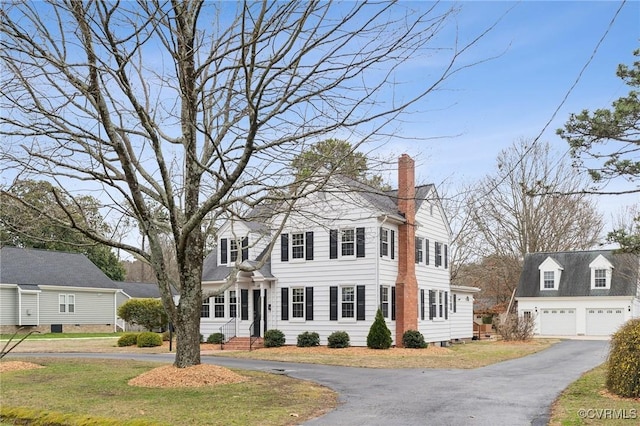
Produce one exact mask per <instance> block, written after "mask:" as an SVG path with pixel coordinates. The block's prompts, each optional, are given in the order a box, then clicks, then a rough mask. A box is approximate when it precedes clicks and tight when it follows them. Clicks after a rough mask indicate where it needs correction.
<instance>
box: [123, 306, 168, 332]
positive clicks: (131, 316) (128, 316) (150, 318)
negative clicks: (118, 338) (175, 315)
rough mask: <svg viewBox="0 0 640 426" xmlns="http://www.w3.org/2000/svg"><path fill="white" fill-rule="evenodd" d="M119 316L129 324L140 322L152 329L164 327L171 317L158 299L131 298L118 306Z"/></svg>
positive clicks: (139, 323)
mask: <svg viewBox="0 0 640 426" xmlns="http://www.w3.org/2000/svg"><path fill="white" fill-rule="evenodd" d="M118 316H119V317H120V318H122V319H123V320H125V321H126V322H128V323H129V324H138V325H141V326H143V327H144V328H146V329H147V330H149V331H151V330H153V329H154V328H162V327H164V326H166V325H167V322H169V317H168V316H167V313H166V312H165V310H164V306H162V302H161V301H160V300H158V299H130V300H127V301H126V302H125V303H123V304H122V305H121V306H120V307H119V308H118Z"/></svg>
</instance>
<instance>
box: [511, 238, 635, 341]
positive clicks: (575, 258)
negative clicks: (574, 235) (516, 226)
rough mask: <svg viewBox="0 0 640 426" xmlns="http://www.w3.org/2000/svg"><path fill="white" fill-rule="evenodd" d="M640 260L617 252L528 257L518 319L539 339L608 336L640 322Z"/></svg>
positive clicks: (524, 268) (519, 297) (524, 269)
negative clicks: (530, 321) (528, 320)
mask: <svg viewBox="0 0 640 426" xmlns="http://www.w3.org/2000/svg"><path fill="white" fill-rule="evenodd" d="M639 268H640V263H639V258H638V256H637V255H633V254H627V253H615V252H614V251H612V250H596V251H576V252H553V253H531V254H527V255H526V256H525V260H524V266H523V271H522V275H521V277H520V282H519V284H518V289H517V292H516V300H517V302H518V314H519V315H526V316H532V317H534V318H535V334H537V335H540V336H609V335H610V334H612V333H614V332H615V331H616V330H617V329H618V328H619V327H620V325H622V324H623V323H625V322H626V321H628V320H629V319H631V318H637V317H640V289H639V288H640V281H639Z"/></svg>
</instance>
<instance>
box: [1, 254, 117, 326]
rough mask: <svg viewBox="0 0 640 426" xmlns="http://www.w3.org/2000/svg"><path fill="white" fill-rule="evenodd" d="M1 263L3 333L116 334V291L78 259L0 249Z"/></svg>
mask: <svg viewBox="0 0 640 426" xmlns="http://www.w3.org/2000/svg"><path fill="white" fill-rule="evenodd" d="M0 258H1V259H2V262H1V263H0V329H1V330H2V332H4V333H11V332H13V331H15V330H17V329H18V328H20V327H25V328H26V329H28V330H38V331H42V332H74V331H83V332H89V331H102V332H113V331H115V327H116V295H117V293H118V291H119V290H118V288H117V287H116V285H115V284H114V283H113V281H111V280H110V279H109V277H107V276H106V275H105V274H104V273H103V272H102V271H101V270H100V269H99V268H98V267H97V266H95V265H94V264H93V263H92V262H91V261H90V260H89V259H87V257H86V256H84V255H83V254H78V253H66V252H57V251H47V250H35V249H22V248H16V247H2V248H1V249H0Z"/></svg>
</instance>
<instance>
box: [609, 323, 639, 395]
mask: <svg viewBox="0 0 640 426" xmlns="http://www.w3.org/2000/svg"><path fill="white" fill-rule="evenodd" d="M610 346H611V349H610V350H609V362H608V363H607V382H606V385H607V389H608V390H609V392H611V393H614V394H616V395H620V396H623V397H625V398H638V397H640V318H636V319H632V320H629V321H627V322H626V323H625V324H624V325H623V326H622V327H620V329H619V330H618V331H617V332H616V333H615V334H614V335H613V336H612V337H611V343H610Z"/></svg>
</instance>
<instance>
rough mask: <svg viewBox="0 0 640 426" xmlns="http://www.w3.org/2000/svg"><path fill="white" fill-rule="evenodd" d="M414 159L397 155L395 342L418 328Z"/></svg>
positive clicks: (400, 340) (400, 341)
mask: <svg viewBox="0 0 640 426" xmlns="http://www.w3.org/2000/svg"><path fill="white" fill-rule="evenodd" d="M415 180H416V178H415V162H414V161H413V159H412V158H411V157H409V156H408V155H407V154H402V155H401V156H400V158H399V159H398V210H399V211H400V213H402V214H403V215H404V217H405V219H406V222H405V223H404V224H402V225H400V226H399V229H398V278H397V279H396V346H398V347H402V335H403V334H404V332H405V331H407V330H417V329H418V280H417V279H416V264H415V256H416V250H415V248H416V238H415V236H416V228H415V222H416V182H415Z"/></svg>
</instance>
